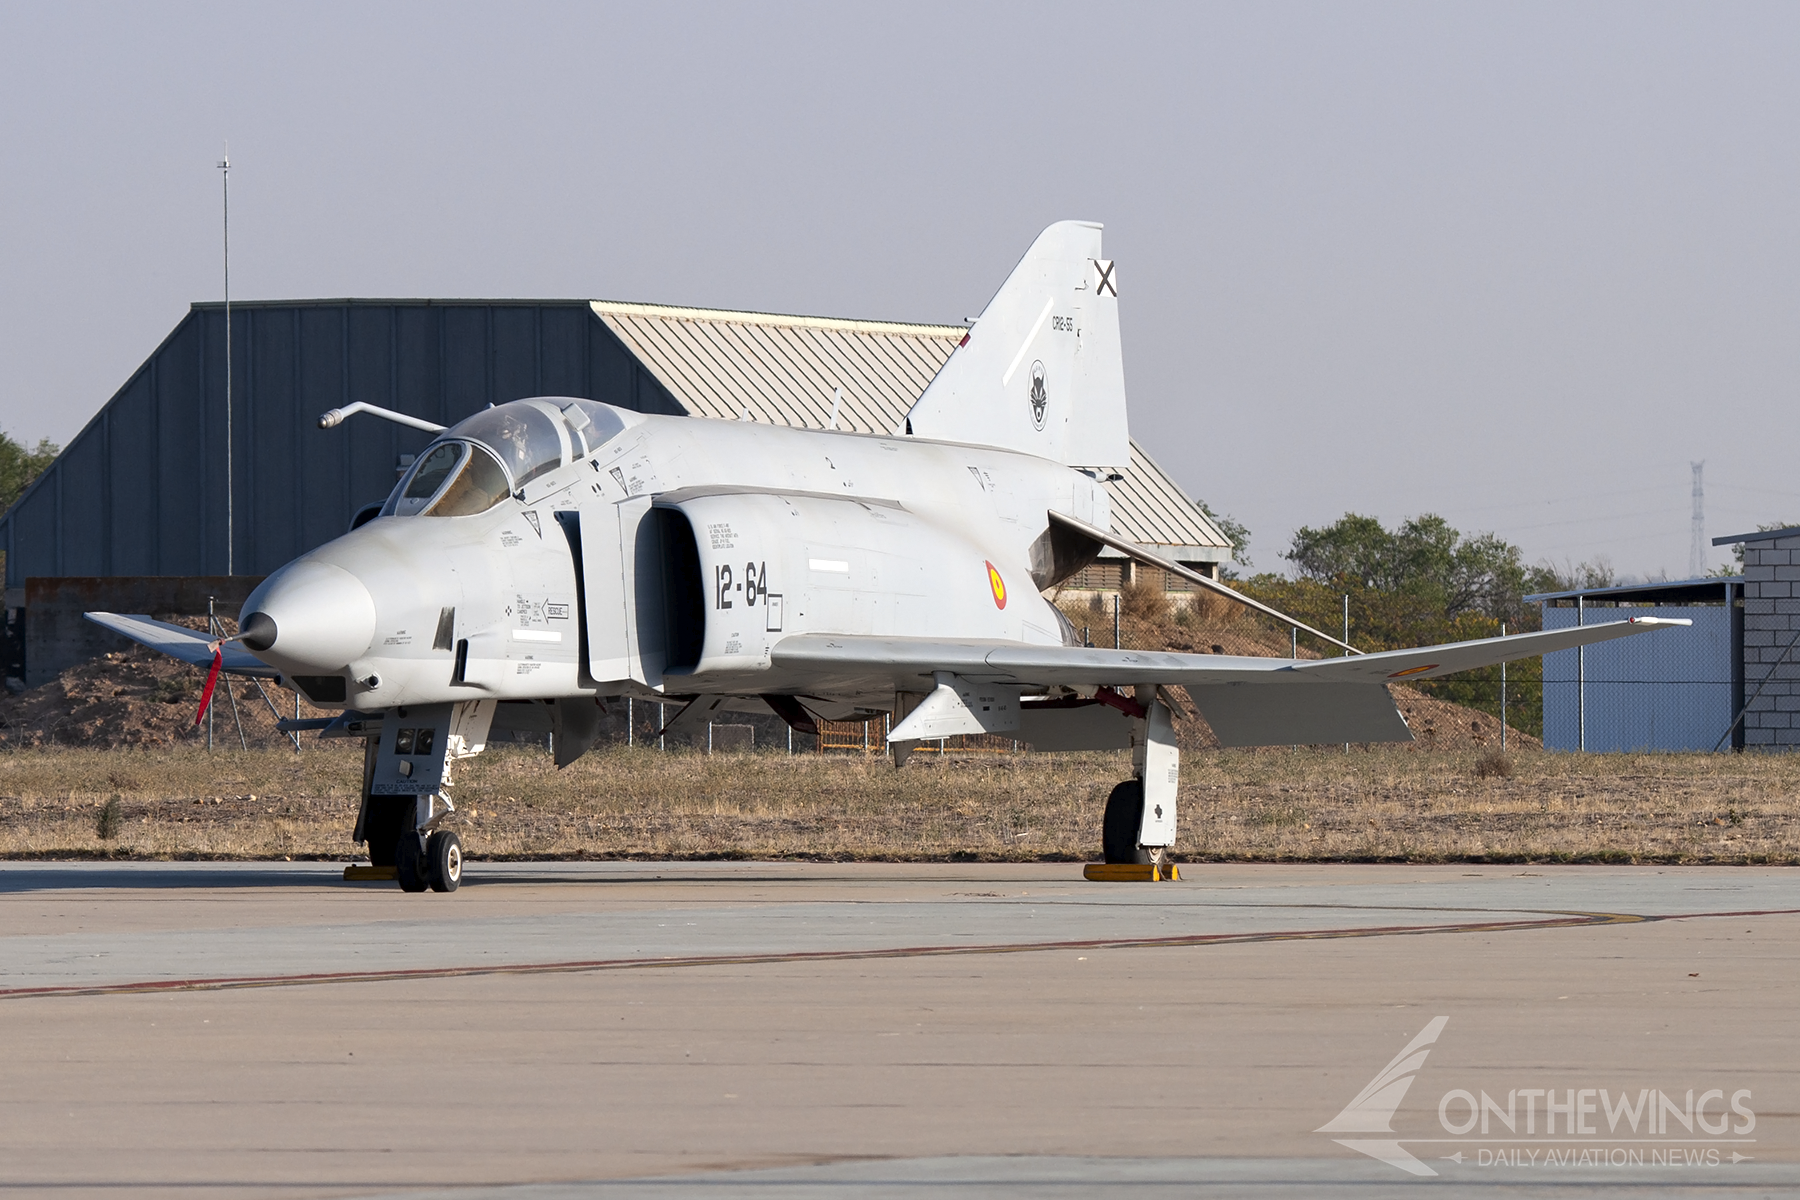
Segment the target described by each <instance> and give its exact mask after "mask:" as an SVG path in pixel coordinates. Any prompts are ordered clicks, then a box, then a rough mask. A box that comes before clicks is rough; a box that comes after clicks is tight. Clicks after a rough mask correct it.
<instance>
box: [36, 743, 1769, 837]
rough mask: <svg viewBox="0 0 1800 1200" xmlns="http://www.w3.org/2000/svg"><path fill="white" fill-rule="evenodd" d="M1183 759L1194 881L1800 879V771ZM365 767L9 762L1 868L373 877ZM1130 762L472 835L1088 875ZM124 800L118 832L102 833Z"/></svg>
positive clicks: (978, 771)
mask: <svg viewBox="0 0 1800 1200" xmlns="http://www.w3.org/2000/svg"><path fill="white" fill-rule="evenodd" d="M1507 765H1508V766H1510V768H1511V774H1510V775H1508V774H1506V773H1504V772H1503V771H1500V770H1498V769H1497V768H1496V766H1495V764H1494V761H1493V756H1492V752H1491V750H1484V749H1479V748H1469V749H1462V750H1442V749H1430V748H1406V747H1392V748H1377V749H1369V750H1365V749H1362V748H1360V747H1359V748H1358V749H1357V750H1356V751H1354V752H1353V753H1351V754H1348V755H1346V754H1345V753H1344V752H1343V751H1342V750H1340V749H1323V750H1322V749H1302V750H1300V751H1297V752H1296V751H1289V750H1285V749H1282V750H1264V751H1202V752H1197V753H1188V754H1185V755H1184V756H1183V766H1182V776H1183V793H1182V794H1183V806H1182V818H1181V827H1182V833H1181V840H1180V843H1179V845H1178V846H1177V856H1178V857H1179V858H1181V859H1182V860H1184V861H1204V860H1221V861H1289V862H1300V861H1415V862H1445V861H1465V862H1486V861H1505V862H1657V863H1800V831H1797V830H1796V828H1795V825H1794V822H1793V817H1794V816H1795V813H1796V809H1797V807H1800V756H1761V755H1735V756H1719V757H1713V756H1709V755H1592V756H1582V755H1572V754H1547V753H1544V752H1542V751H1536V750H1525V751H1522V752H1517V753H1515V754H1513V755H1512V756H1510V758H1509V759H1508V760H1507ZM360 769H361V755H360V748H359V747H358V746H355V745H352V744H348V743H324V744H320V743H307V748H306V750H305V752H304V753H303V754H301V755H295V754H293V753H292V752H291V751H279V750H269V751H252V752H250V753H248V754H245V753H242V752H223V751H222V752H218V753H215V754H212V755H208V754H206V753H205V752H204V751H201V750H196V749H192V748H188V747H179V748H159V749H150V750H132V751H121V750H112V751H107V750H92V749H81V748H46V749H38V750H19V751H13V752H9V753H0V857H7V858H48V857H115V856H116V857H132V858H248V859H255V858H261V859H267V858H277V859H279V858H327V859H345V860H349V859H353V858H355V857H357V855H356V847H354V846H353V845H352V844H351V843H350V841H349V831H350V828H351V826H352V824H353V823H354V820H355V815H356V814H355V809H356V792H357V788H358V785H359V781H360ZM1128 772H1129V768H1128V766H1127V763H1126V759H1125V756H1124V755H1122V754H1081V755H1042V756H1035V755H1018V756H1010V755H992V756H985V755H984V756H969V757H965V758H958V757H954V756H953V757H951V758H949V759H948V760H945V761H938V760H935V759H930V758H925V757H924V756H919V757H916V758H915V759H914V760H913V761H912V762H910V763H908V764H907V766H906V768H905V769H904V770H900V771H896V770H894V768H893V767H892V766H891V765H889V764H888V763H887V762H886V761H885V760H882V759H872V760H865V759H862V758H860V757H831V758H820V757H817V756H811V755H808V756H800V757H796V758H788V757H787V756H785V755H779V754H751V755H718V756H713V757H710V758H709V757H707V756H705V755H703V754H689V753H669V754H658V753H656V752H655V751H651V750H628V749H613V750H607V751H603V752H598V753H595V754H592V755H590V756H588V757H587V758H585V759H583V760H582V761H581V762H579V763H577V764H576V765H575V766H573V767H571V768H570V769H569V770H567V771H563V772H558V771H556V770H555V769H554V768H553V767H552V766H551V765H550V762H549V758H548V756H547V755H545V754H544V753H543V752H542V751H539V750H531V749H526V748H510V747H499V748H496V749H494V750H490V751H489V752H488V753H487V754H486V755H483V756H482V757H481V758H480V759H478V760H476V761H475V762H473V763H471V764H468V765H466V766H465V767H464V768H463V770H462V772H461V776H460V779H459V787H458V789H457V790H458V794H459V796H460V801H459V802H460V804H461V810H460V811H459V813H458V814H457V817H456V818H455V821H456V827H457V828H458V829H459V830H460V831H461V833H462V835H463V837H464V840H465V843H466V845H467V847H468V850H469V852H470V854H471V855H472V856H473V857H477V858H480V857H488V858H654V859H665V858H755V859H781V858H787V859H828V860H852V859H889V860H895V859H899V860H907V859H911V860H938V861H942V860H953V859H981V860H996V861H998V860H1081V859H1086V858H1089V857H1092V856H1093V854H1094V852H1095V850H1096V848H1097V847H1098V845H1099V842H1100V817H1101V811H1102V808H1103V807H1104V805H1105V801H1106V795H1107V793H1108V792H1109V791H1110V790H1111V788H1112V786H1113V784H1114V783H1115V782H1116V781H1118V780H1119V779H1121V778H1123V777H1124V776H1125V775H1126V774H1128ZM115 795H117V796H118V797H119V810H118V815H117V822H116V829H115V831H114V832H115V836H114V837H113V838H111V839H107V840H102V839H101V837H100V836H99V825H100V820H99V818H100V814H101V812H102V810H103V808H104V807H105V805H106V804H107V802H108V800H109V799H111V798H112V797H113V796H115Z"/></svg>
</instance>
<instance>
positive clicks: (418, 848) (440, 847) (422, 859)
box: [394, 829, 463, 892]
mask: <svg viewBox="0 0 1800 1200" xmlns="http://www.w3.org/2000/svg"><path fill="white" fill-rule="evenodd" d="M462 866H463V857H462V839H461V838H459V837H457V836H456V835H455V834H454V833H451V832H450V831H449V830H447V829H440V830H438V831H437V832H436V833H434V834H432V835H431V836H430V837H426V836H425V835H424V834H419V833H407V834H402V835H400V844H399V846H397V847H396V848H395V853H394V873H395V876H396V877H397V878H398V880H399V883H400V890H401V891H403V892H422V891H424V890H425V889H426V888H430V889H431V890H432V891H434V892H454V891H455V890H456V889H457V887H458V886H459V885H460V884H461V883H462Z"/></svg>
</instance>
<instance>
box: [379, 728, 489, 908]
mask: <svg viewBox="0 0 1800 1200" xmlns="http://www.w3.org/2000/svg"><path fill="white" fill-rule="evenodd" d="M493 710H494V702H493V701H491V700H481V701H466V702H463V703H460V704H455V705H451V704H441V705H419V706H417V707H414V708H412V709H411V710H410V711H409V710H408V709H406V708H398V709H394V710H392V711H390V712H387V713H384V714H383V719H382V726H381V728H380V729H379V730H378V731H377V732H376V733H375V734H374V735H373V736H371V737H369V738H368V741H367V750H366V752H365V754H364V757H363V803H362V811H361V813H360V814H359V815H358V817H357V822H356V831H355V833H354V834H353V835H352V839H353V840H355V841H359V842H367V843H368V847H369V863H370V866H369V867H368V868H364V869H363V870H364V871H366V872H368V873H367V874H359V875H358V876H355V877H358V878H371V877H379V876H378V875H376V874H375V873H376V872H380V871H381V869H382V868H384V867H389V868H391V869H392V874H391V875H388V876H386V877H387V878H392V879H393V880H395V882H397V883H399V885H400V890H401V891H404V892H423V891H425V890H426V889H427V888H429V889H430V890H431V891H434V892H454V891H455V890H456V889H457V888H458V887H459V886H460V885H461V884H462V868H463V850H462V839H461V838H459V837H458V836H457V835H456V834H455V833H454V832H452V831H450V830H448V829H438V828H437V824H438V822H440V821H442V820H443V819H444V818H445V817H447V816H449V815H450V814H451V813H453V812H455V811H456V806H455V805H454V804H452V803H451V802H450V795H449V792H450V767H451V764H452V763H453V762H455V761H456V760H458V759H463V758H471V757H473V756H474V755H476V754H479V753H480V752H481V749H482V747H483V745H484V744H485V743H486V740H487V731H488V725H489V722H490V721H491V720H492V718H493ZM346 877H347V878H350V877H352V876H349V875H348V874H347V875H346Z"/></svg>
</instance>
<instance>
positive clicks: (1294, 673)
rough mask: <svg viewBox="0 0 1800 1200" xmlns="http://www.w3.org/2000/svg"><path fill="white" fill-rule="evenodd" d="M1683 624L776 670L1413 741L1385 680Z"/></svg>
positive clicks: (1219, 726)
mask: <svg viewBox="0 0 1800 1200" xmlns="http://www.w3.org/2000/svg"><path fill="white" fill-rule="evenodd" d="M1686 624H1689V622H1687V621H1678V620H1668V619H1663V618H1654V617H1636V618H1632V619H1630V620H1625V621H1611V622H1608V623H1606V624H1603V625H1585V626H1577V627H1575V628H1573V629H1554V630H1545V631H1543V632H1539V633H1521V634H1515V635H1513V636H1511V637H1504V638H1483V639H1480V640H1478V641H1471V642H1455V643H1452V644H1450V645H1446V646H1427V647H1423V648H1421V649H1417V650H1392V651H1387V652H1384V653H1380V654H1361V655H1355V656H1353V657H1344V658H1326V659H1303V660H1298V661H1296V660H1293V659H1287V658H1247V657H1237V656H1233V655H1220V654H1176V653H1171V652H1164V651H1149V650H1104V649H1099V648H1096V647H1080V646H1031V645H1025V644H1023V643H1018V642H978V641H961V640H957V641H948V640H946V641H937V640H934V639H928V638H882V637H850V636H843V635H831V634H796V635H795V636H793V637H789V638H784V639H782V641H780V642H778V643H777V644H776V645H775V647H774V649H773V651H772V652H771V656H770V657H771V666H773V667H775V668H777V669H782V670H788V671H792V672H794V673H796V674H802V675H805V676H807V677H808V678H810V679H816V680H818V681H819V682H820V683H822V684H824V685H826V686H849V687H861V688H872V687H877V686H883V685H891V686H893V687H894V688H895V689H896V690H900V691H921V690H924V691H929V690H930V687H931V684H930V680H931V677H932V675H933V673H934V672H937V671H951V672H954V673H955V674H957V675H960V676H962V677H963V678H965V679H968V680H971V681H974V682H982V683H998V684H1006V685H1018V686H1020V687H1023V688H1027V689H1030V688H1034V687H1052V686H1055V685H1058V684H1062V685H1069V686H1078V687H1079V686H1095V685H1107V686H1115V687H1116V686H1125V685H1130V684H1139V683H1146V684H1163V685H1174V684H1179V685H1181V686H1183V687H1185V688H1186V689H1187V692H1188V695H1189V696H1191V697H1192V698H1193V701H1194V703H1195V704H1196V705H1197V706H1199V708H1200V711H1201V713H1202V714H1203V715H1204V716H1205V717H1206V720H1207V723H1208V724H1209V725H1211V726H1212V727H1213V732H1214V733H1215V734H1216V735H1217V736H1218V738H1219V741H1220V743H1221V744H1223V745H1227V746H1273V745H1288V744H1306V745H1311V744H1316V743H1322V742H1376V741H1407V740H1410V738H1411V736H1412V735H1411V734H1410V733H1409V732H1408V731H1407V728H1406V722H1405V721H1404V720H1402V719H1401V717H1400V714H1399V711H1398V710H1397V709H1395V707H1394V702H1393V700H1392V698H1391V697H1390V696H1389V694H1388V691H1387V688H1386V687H1385V686H1384V685H1385V684H1387V683H1392V682H1402V681H1405V680H1410V679H1431V678H1436V677H1437V676H1440V675H1448V674H1450V673H1452V672H1455V671H1467V670H1469V669H1471V668H1474V667H1485V666H1491V665H1493V664H1495V663H1501V662H1510V661H1512V660H1514V659H1520V658H1531V657H1534V656H1536V655H1539V654H1545V653H1549V652H1551V651H1555V650H1567V649H1571V648H1573V647H1575V646H1583V645H1592V644H1593V643H1595V642H1604V641H1610V640H1611V639H1613V638H1618V637H1626V636H1629V635H1631V634H1636V633H1645V632H1649V631H1650V630H1653V629H1661V628H1666V627H1669V626H1675V625H1686Z"/></svg>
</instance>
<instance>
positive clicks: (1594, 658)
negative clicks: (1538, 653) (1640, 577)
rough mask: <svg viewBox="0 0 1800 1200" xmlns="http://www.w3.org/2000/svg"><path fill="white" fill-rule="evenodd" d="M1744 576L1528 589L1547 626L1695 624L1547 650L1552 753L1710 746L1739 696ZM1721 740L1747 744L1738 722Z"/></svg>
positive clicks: (1547, 731)
mask: <svg viewBox="0 0 1800 1200" xmlns="http://www.w3.org/2000/svg"><path fill="white" fill-rule="evenodd" d="M1743 595H1744V592H1743V581H1742V580H1740V579H1735V578H1734V579H1687V580H1682V581H1679V582H1676V583H1649V584H1632V585H1628V586H1622V587H1606V588H1589V589H1584V590H1579V591H1569V592H1550V593H1544V594H1540V595H1535V596H1527V597H1526V599H1527V600H1535V601H1538V602H1540V603H1541V604H1542V605H1543V614H1544V628H1545V629H1567V628H1570V627H1571V626H1575V625H1583V624H1589V625H1591V624H1594V623H1596V622H1600V621H1617V620H1621V619H1623V618H1625V617H1677V618H1683V619H1686V620H1689V621H1692V622H1693V624H1692V625H1691V626H1690V627H1688V628H1686V629H1670V630H1665V631H1662V632H1658V633H1652V634H1648V635H1644V636H1640V637H1630V638H1619V639H1616V640H1614V641H1610V642H1602V643H1600V644H1599V645H1597V646H1587V647H1584V648H1582V649H1579V650H1560V651H1557V652H1556V653H1554V654H1546V655H1544V746H1545V748H1546V749H1550V750H1590V751H1618V750H1627V751H1628V750H1713V749H1715V748H1718V747H1719V742H1720V739H1721V737H1723V736H1724V734H1725V732H1726V729H1727V727H1728V726H1730V725H1731V724H1732V718H1733V717H1734V716H1735V715H1736V714H1737V711H1738V709H1739V708H1741V707H1742V705H1743V700H1744V667H1743V664H1744V656H1743V644H1744V607H1743ZM1725 745H1728V746H1732V747H1734V748H1741V747H1742V746H1743V729H1742V727H1741V726H1739V727H1737V728H1735V729H1733V731H1732V736H1731V737H1730V738H1726V739H1725Z"/></svg>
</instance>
